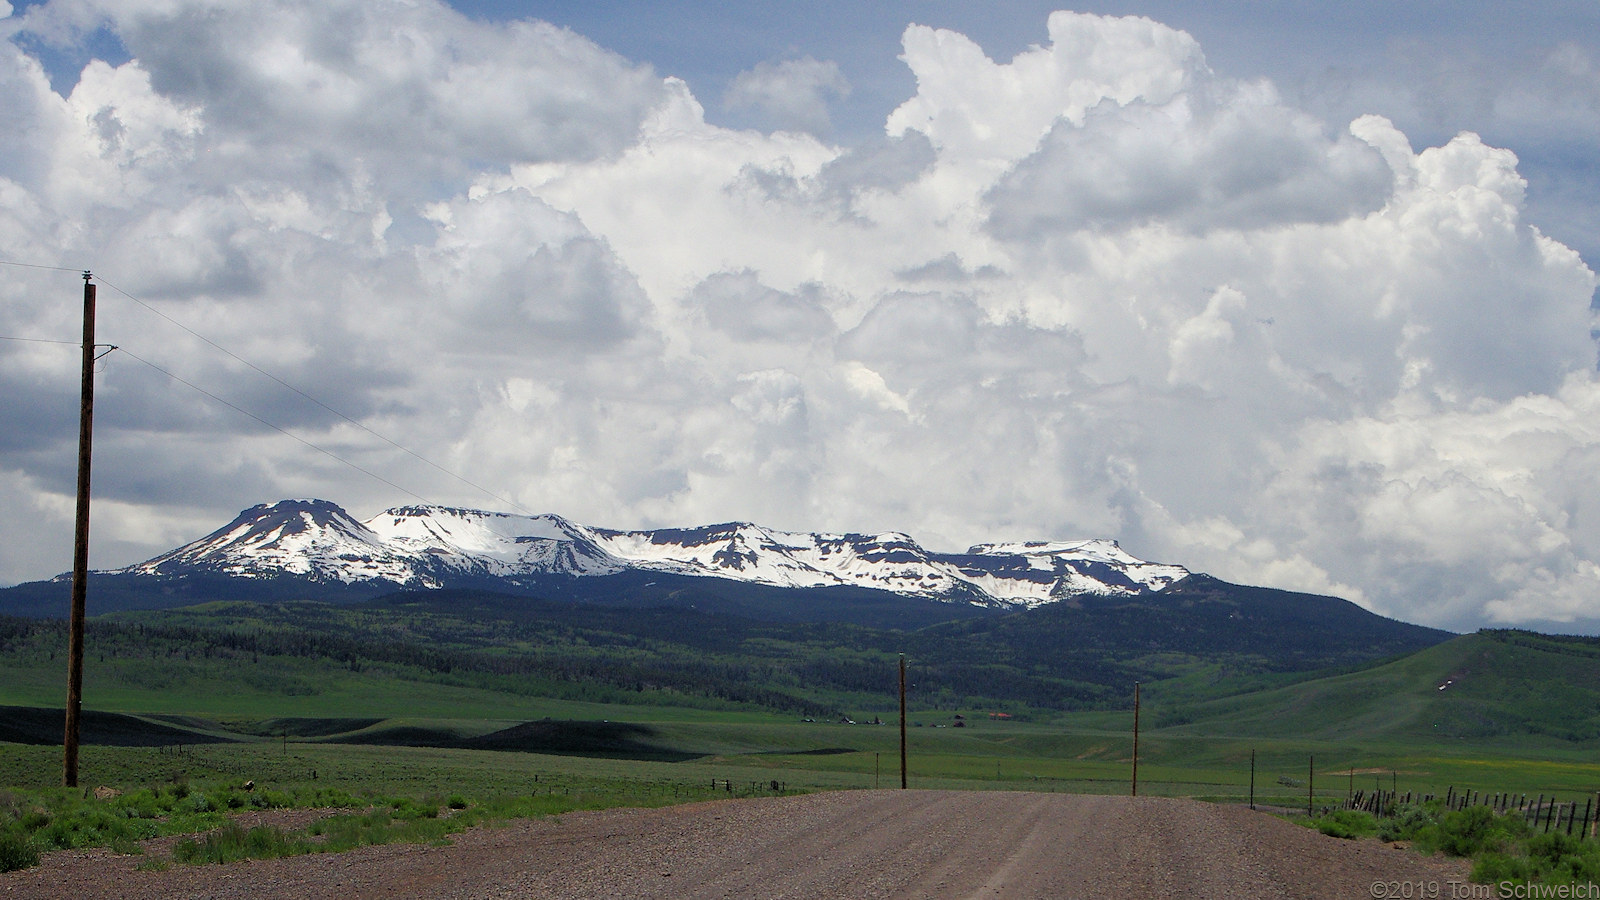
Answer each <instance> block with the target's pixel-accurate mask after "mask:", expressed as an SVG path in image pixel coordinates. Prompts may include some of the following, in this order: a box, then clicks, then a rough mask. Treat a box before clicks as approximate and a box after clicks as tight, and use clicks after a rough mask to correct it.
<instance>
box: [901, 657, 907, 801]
mask: <svg viewBox="0 0 1600 900" xmlns="http://www.w3.org/2000/svg"><path fill="white" fill-rule="evenodd" d="M905 789H906V655H905V654H904V653H902V654H900V790H902V791H903V790H905Z"/></svg>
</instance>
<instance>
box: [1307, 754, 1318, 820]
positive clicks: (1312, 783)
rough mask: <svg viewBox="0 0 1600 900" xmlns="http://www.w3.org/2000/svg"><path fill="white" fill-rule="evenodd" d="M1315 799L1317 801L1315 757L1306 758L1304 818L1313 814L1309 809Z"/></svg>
mask: <svg viewBox="0 0 1600 900" xmlns="http://www.w3.org/2000/svg"><path fill="white" fill-rule="evenodd" d="M1316 799H1317V758H1316V757H1315V756H1308V757H1306V817H1307V818H1310V817H1311V816H1312V815H1313V813H1312V811H1311V807H1312V804H1314V803H1315V802H1316Z"/></svg>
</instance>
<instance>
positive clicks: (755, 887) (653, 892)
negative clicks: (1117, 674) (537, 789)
mask: <svg viewBox="0 0 1600 900" xmlns="http://www.w3.org/2000/svg"><path fill="white" fill-rule="evenodd" d="M139 861H140V857H137V856H118V855H115V854H111V853H109V852H108V851H67V852H63V853H56V854H51V855H50V856H49V857H47V859H46V861H45V863H44V864H43V865H41V866H40V867H38V868H35V869H29V870H25V871H21V872H12V873H8V874H4V875H0V898H4V900H10V898H22V897H28V898H34V897H38V898H56V897H60V898H74V900H82V898H92V897H117V898H123V900H146V898H178V897H181V898H186V900H224V898H252V900H256V898H275V897H283V898H330V900H357V898H385V900H387V898H423V897H426V898H472V900H499V898H539V900H567V898H624V900H627V898H656V900H687V898H774V900H776V898H784V900H806V898H880V897H881V898H939V900H943V898H974V900H978V898H983V900H989V898H1050V900H1073V898H1100V897H1105V898H1119V900H1122V898H1148V900H1165V898H1174V897H1193V898H1207V900H1219V898H1253V897H1269V898H1276V897H1284V898H1295V900H1310V898H1316V900H1321V898H1327V900H1357V898H1362V897H1372V896H1374V889H1373V885H1374V882H1411V883H1413V884H1416V883H1419V882H1420V883H1423V884H1424V885H1426V884H1427V883H1432V884H1434V885H1437V892H1438V893H1437V896H1443V897H1449V896H1452V889H1451V887H1450V882H1451V881H1455V882H1464V881H1465V880H1466V871H1467V867H1466V865H1465V864H1464V863H1463V862H1462V861H1460V860H1446V859H1442V858H1433V859H1430V858H1424V857H1422V856H1420V855H1418V854H1416V853H1413V852H1411V851H1409V850H1403V849H1395V848H1391V847H1388V846H1385V845H1383V844H1380V843H1377V842H1374V841H1345V840H1339V839H1337V838H1330V837H1326V836H1324V835H1322V834H1318V833H1317V832H1315V831H1312V830H1310V829H1307V828H1303V827H1300V826H1297V825H1293V824H1290V823H1288V822H1285V821H1283V820H1281V819H1277V818H1275V817H1272V816H1269V815H1266V814H1265V813H1260V812H1252V811H1250V810H1248V809H1244V808H1239V807H1229V806H1217V805H1212V804H1207V803H1201V802H1198V801H1193V800H1170V799H1157V798H1144V797H1139V798H1131V797H1099V796H1083V795H1074V794H1034V793H1017V792H988V793H982V792H967V791H959V792H958V791H838V792H832V793H823V794H810V795H806V796H799V797H781V798H770V799H755V800H726V801H715V802H710V803H696V804H691V805H686V806H676V807H669V808H665V809H653V810H636V809H635V810H606V811H603V812H584V813H568V814H566V815H563V816H560V817H559V818H553V819H543V820H534V821H522V822H515V823H512V824H509V825H506V826H503V827H495V828H479V829H475V830H473V831H471V832H468V833H465V834H461V835H457V836H456V838H455V842H454V843H453V844H452V845H450V846H446V847H418V846H402V845H390V846H384V847H368V848H364V849H361V850H357V851H354V852H350V853H343V854H337V855H334V854H320V855H315V856H303V857H296V858H292V859H280V860H268V861H248V862H240V863H233V864H230V865H225V866H205V867H191V866H173V867H172V868H170V869H168V870H167V871H165V872H140V871H136V869H135V867H136V866H137V864H138V863H139ZM1396 889H1398V886H1396ZM1380 896H1381V894H1380ZM1394 896H1400V894H1399V893H1395V894H1394ZM1411 896H1427V894H1420V895H1418V894H1415V893H1413V894H1411ZM1462 896H1465V895H1464V894H1462Z"/></svg>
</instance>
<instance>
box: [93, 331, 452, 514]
mask: <svg viewBox="0 0 1600 900" xmlns="http://www.w3.org/2000/svg"><path fill="white" fill-rule="evenodd" d="M117 349H119V350H121V351H122V352H123V354H124V355H126V356H129V357H132V358H133V359H136V360H138V361H139V362H142V363H144V364H145V365H147V366H149V367H150V368H152V369H155V370H156V371H157V372H160V373H161V374H163V375H165V376H167V377H168V378H171V379H172V380H173V381H176V382H177V383H179V384H181V385H183V386H184V387H187V388H189V389H190V390H193V391H197V392H199V393H201V394H204V395H205V396H207V397H210V398H211V399H212V400H215V401H217V402H218V403H221V404H222V405H223V406H226V407H227V408H229V409H231V410H233V411H234V412H237V413H239V414H240V415H243V416H249V417H250V418H252V419H254V420H256V421H257V422H260V423H261V424H262V425H265V426H267V427H268V428H271V429H272V430H273V431H276V432H278V433H279V434H282V435H284V436H286V437H290V438H293V439H294V440H296V441H298V442H300V443H302V444H304V445H306V446H307V447H310V448H311V449H312V450H315V451H317V452H318V453H321V454H322V455H324V456H326V457H328V458H329V459H332V460H334V461H335V462H338V463H342V464H343V465H346V466H349V467H350V468H352V469H355V470H356V471H357V472H360V473H361V474H363V475H366V476H368V477H370V478H373V479H375V480H377V481H381V482H383V483H384V484H386V485H388V486H389V487H392V488H394V489H395V490H397V491H399V492H401V493H402V494H405V495H406V496H408V497H412V498H415V499H416V500H417V501H419V502H421V503H423V504H424V505H426V504H427V503H428V502H429V501H428V499H427V498H426V497H423V496H421V495H419V494H416V493H414V492H412V491H409V490H407V489H405V488H403V487H401V486H400V485H398V484H395V483H394V482H392V481H390V480H389V479H387V478H385V477H383V476H382V475H379V474H378V473H376V472H373V471H372V470H370V469H366V468H363V467H361V466H358V465H356V464H355V463H353V462H351V461H350V460H348V459H345V458H344V457H342V456H340V455H339V454H337V453H334V452H333V451H332V450H329V449H327V448H325V447H320V446H318V445H316V444H313V443H311V442H310V441H308V440H306V439H305V438H303V437H300V436H299V435H297V434H295V433H293V432H291V431H289V430H287V429H285V428H281V427H279V426H277V425H274V424H273V423H271V422H269V421H267V420H266V419H263V418H261V417H260V416H258V415H256V414H255V413H253V412H250V411H249V410H247V409H244V408H243V407H240V406H236V405H234V404H232V403H229V402H228V401H227V400H224V399H222V398H221V397H218V396H217V395H216V394H213V393H211V392H210V391H208V390H206V389H205V388H203V387H200V386H199V385H197V384H195V383H194V382H192V381H186V380H184V379H183V378H180V377H178V376H177V375H174V374H173V373H172V372H170V371H168V370H166V369H163V368H162V367H160V366H158V365H156V364H155V363H153V362H151V361H150V360H148V359H145V358H144V357H142V356H139V355H138V354H136V353H134V352H132V351H130V350H128V349H127V348H126V347H119V348H117Z"/></svg>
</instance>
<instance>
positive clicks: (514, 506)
mask: <svg viewBox="0 0 1600 900" xmlns="http://www.w3.org/2000/svg"><path fill="white" fill-rule="evenodd" d="M65 271H77V270H76V269H68V270H65ZM95 277H96V278H97V279H98V280H99V281H100V283H101V284H103V285H105V286H106V287H108V288H110V289H112V290H113V291H116V292H117V293H119V294H121V295H122V296H124V297H126V298H128V299H129V300H132V301H133V302H134V303H136V304H138V305H139V306H142V307H144V308H145V309H146V310H149V311H150V312H152V313H154V314H155V315H157V316H159V317H161V318H163V319H165V320H167V321H168V322H170V323H172V324H173V325H175V326H177V327H178V328H180V329H182V330H183V331H185V332H187V333H188V334H190V335H191V336H193V337H194V338H195V339H197V340H199V341H201V342H203V343H205V344H206V345H207V346H210V347H212V348H213V349H215V350H216V351H217V352H219V353H222V354H223V355H225V356H228V357H229V358H231V359H233V360H235V361H237V362H239V363H240V364H242V365H244V366H246V367H248V368H249V369H251V370H252V371H254V372H256V373H257V374H259V375H261V376H262V377H264V378H268V379H270V380H272V381H274V382H276V383H278V384H279V385H280V386H282V387H283V388H285V389H286V390H289V391H292V392H294V393H296V394H299V395H300V396H301V397H304V398H305V399H306V400H309V401H310V402H312V403H314V404H316V405H317V406H319V407H321V408H322V409H324V410H326V411H328V412H330V413H332V414H333V415H335V416H338V417H339V418H340V419H343V420H344V421H346V422H348V423H350V424H351V425H354V426H355V427H357V428H359V429H361V430H362V431H365V432H366V433H367V434H370V435H372V436H373V437H375V438H377V439H378V440H380V441H383V442H384V443H385V444H388V445H389V446H391V447H393V448H395V449H396V450H399V451H400V452H402V453H405V454H407V455H408V456H411V457H412V458H414V459H417V460H419V461H421V462H423V463H425V464H427V465H429V466H431V467H433V468H434V469H436V470H437V471H439V472H442V473H444V474H445V475H448V476H450V477H451V478H454V479H455V480H457V481H459V482H461V483H462V484H464V485H467V486H468V487H470V488H472V489H474V490H476V491H479V492H480V493H482V494H484V495H485V496H488V497H491V498H493V499H495V500H497V501H499V502H500V503H504V504H506V505H507V506H509V507H510V508H512V509H515V510H517V511H519V512H522V513H527V514H529V515H532V513H531V512H530V511H529V510H527V509H525V508H523V506H522V505H521V504H520V503H517V502H516V501H514V500H511V499H509V498H506V497H502V496H500V495H499V494H497V493H495V492H494V491H492V490H489V489H488V488H486V487H484V486H483V485H481V484H478V483H476V482H474V481H471V480H470V479H468V478H467V477H466V476H464V475H460V474H458V473H456V472H452V471H450V470H449V469H447V468H445V467H444V466H441V465H439V464H438V463H436V462H434V461H433V460H431V459H428V458H427V457H425V456H423V455H422V454H420V453H417V452H416V451H414V450H412V449H411V448H409V447H406V446H405V445H403V444H400V443H398V442H396V441H394V440H392V439H391V438H389V437H388V436H387V435H383V434H380V433H378V432H376V431H374V430H372V429H371V428H369V427H367V426H366V425H365V424H363V423H361V422H358V421H356V420H355V419H353V418H351V417H349V416H347V415H345V414H344V413H342V412H340V411H339V410H337V409H334V408H333V407H331V406H329V405H328V404H326V403H324V402H322V401H321V400H318V399H317V398H316V397H313V396H311V395H310V394H308V393H306V392H305V391H303V390H301V389H299V388H297V387H295V386H294V385H292V384H290V383H289V382H287V381H284V380H283V379H282V378H279V377H278V376H276V375H274V374H272V373H271V372H268V371H267V370H266V369H263V368H261V367H260V366H258V365H256V364H255V363H253V362H251V361H250V360H248V359H245V358H244V357H242V356H240V355H239V354H237V353H234V352H233V351H232V350H229V349H228V348H227V347H224V346H222V345H221V344H219V343H217V342H216V341H213V340H211V339H210V338H208V337H206V336H205V335H203V334H201V333H200V332H198V331H195V330H194V329H193V328H190V327H189V326H187V325H185V324H183V323H182V322H180V321H178V320H177V319H174V318H173V317H171V316H169V315H167V314H166V313H164V312H162V311H161V310H159V309H156V308H155V307H154V306H151V305H150V304H148V303H146V302H144V301H143V300H140V299H139V298H138V297H135V296H134V295H132V294H130V293H128V292H127V291H125V290H123V289H122V288H120V287H117V286H116V285H114V284H112V283H111V282H109V281H106V280H105V279H104V278H102V277H100V276H95ZM129 355H130V356H131V355H132V354H129ZM141 361H142V360H141ZM174 377H176V376H174ZM240 411H241V412H243V410H240ZM247 415H248V413H247ZM369 474H370V473H369ZM406 493H408V494H409V493H411V492H410V491H407V492H406ZM411 496H413V497H415V496H416V495H415V494H411ZM418 499H421V498H418ZM424 502H426V501H424Z"/></svg>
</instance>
